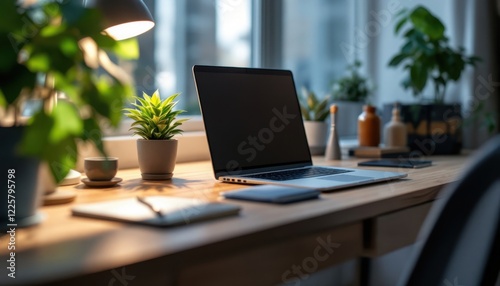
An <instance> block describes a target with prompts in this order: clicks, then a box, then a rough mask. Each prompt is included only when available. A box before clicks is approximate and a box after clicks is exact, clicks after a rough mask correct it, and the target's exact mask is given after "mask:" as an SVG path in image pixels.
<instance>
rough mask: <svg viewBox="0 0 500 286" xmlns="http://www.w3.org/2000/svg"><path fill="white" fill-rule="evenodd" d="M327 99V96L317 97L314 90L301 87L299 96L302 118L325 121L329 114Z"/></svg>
mask: <svg viewBox="0 0 500 286" xmlns="http://www.w3.org/2000/svg"><path fill="white" fill-rule="evenodd" d="M328 99H329V97H328V96H325V98H323V99H318V97H317V96H316V94H315V93H314V92H312V91H310V90H307V89H306V88H303V89H302V98H300V111H301V113H302V117H303V118H304V120H306V121H325V119H326V117H327V116H328V115H329V114H330V110H329V106H328Z"/></svg>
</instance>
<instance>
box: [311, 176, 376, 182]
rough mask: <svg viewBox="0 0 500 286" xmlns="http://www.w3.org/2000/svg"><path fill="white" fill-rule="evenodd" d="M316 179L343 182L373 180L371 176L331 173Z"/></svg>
mask: <svg viewBox="0 0 500 286" xmlns="http://www.w3.org/2000/svg"><path fill="white" fill-rule="evenodd" d="M318 179H321V180H328V181H337V182H344V183H353V182H363V181H372V180H373V178H371V177H364V176H355V175H332V176H325V177H321V178H318Z"/></svg>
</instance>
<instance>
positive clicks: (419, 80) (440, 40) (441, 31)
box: [389, 6, 479, 104]
mask: <svg viewBox="0 0 500 286" xmlns="http://www.w3.org/2000/svg"><path fill="white" fill-rule="evenodd" d="M398 17H399V18H398V19H397V21H396V26H395V29H394V32H395V34H396V35H400V34H401V35H402V37H403V38H404V40H405V42H404V44H403V46H402V47H401V49H400V51H399V52H398V53H397V54H396V55H395V56H394V57H392V59H391V60H390V61H389V66H391V67H397V66H402V67H403V69H404V70H405V71H406V72H407V74H408V75H407V77H406V78H405V79H404V81H403V82H402V84H403V87H404V88H405V89H411V90H412V91H413V94H414V95H415V96H417V97H419V96H420V95H421V94H422V91H423V90H424V88H425V87H426V85H427V83H428V81H432V82H433V83H434V102H435V103H438V104H442V103H443V102H444V98H445V94H446V87H447V85H448V84H449V83H450V82H451V81H457V80H459V79H460V76H461V75H462V71H463V70H464V69H465V67H466V65H475V64H476V62H477V61H478V60H479V58H478V57H475V56H466V55H465V50H464V49H463V48H458V49H453V48H452V47H451V46H450V44H449V40H448V38H447V37H446V36H445V26H444V25H443V23H442V22H441V21H440V20H439V19H438V18H437V17H436V16H434V15H433V14H432V13H431V12H429V10H427V9H426V8H424V7H423V6H417V7H416V8H414V9H413V10H410V11H408V10H403V11H402V12H401V13H400V14H399V16H398Z"/></svg>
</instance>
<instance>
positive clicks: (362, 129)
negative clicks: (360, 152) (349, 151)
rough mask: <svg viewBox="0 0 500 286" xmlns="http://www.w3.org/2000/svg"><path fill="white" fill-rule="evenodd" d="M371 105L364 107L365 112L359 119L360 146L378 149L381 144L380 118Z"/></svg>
mask: <svg viewBox="0 0 500 286" xmlns="http://www.w3.org/2000/svg"><path fill="white" fill-rule="evenodd" d="M375 112H376V108H375V107H374V106H371V105H365V106H363V112H362V113H361V114H360V115H359V117H358V141H359V146H372V147H376V146H378V145H379V144H380V117H379V116H378V115H377V114H376V113H375Z"/></svg>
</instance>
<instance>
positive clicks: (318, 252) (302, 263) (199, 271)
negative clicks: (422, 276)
mask: <svg viewBox="0 0 500 286" xmlns="http://www.w3.org/2000/svg"><path fill="white" fill-rule="evenodd" d="M362 233H363V232H362V224H361V223H355V224H351V225H345V226H340V227H337V228H335V229H332V230H330V231H323V232H319V233H315V234H308V235H304V236H301V237H290V238H289V239H286V240H281V239H280V240H279V241H275V242H273V243H266V244H265V245H256V246H255V247H252V248H251V249H241V250H239V251H237V252H232V253H226V254H224V255H221V256H219V257H212V258H209V259H208V260H205V261H203V262H201V261H200V263H197V264H194V265H190V266H188V267H186V268H184V269H182V270H181V272H180V275H179V277H178V284H177V285H182V286H184V285H186V286H187V285H240V286H244V285H249V286H250V285H252V286H253V285H275V284H282V283H283V282H297V281H300V280H299V279H300V278H305V277H307V276H308V275H310V274H312V273H314V272H316V271H319V270H321V269H323V268H326V267H328V266H331V265H335V264H338V263H341V262H344V261H346V260H349V259H353V258H356V257H358V256H359V254H360V253H361V251H362V248H363V243H362Z"/></svg>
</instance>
